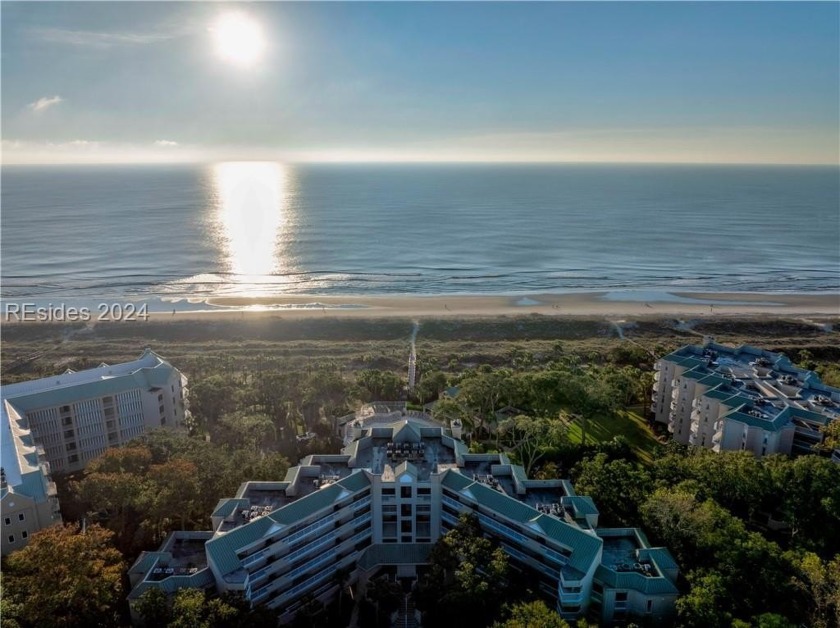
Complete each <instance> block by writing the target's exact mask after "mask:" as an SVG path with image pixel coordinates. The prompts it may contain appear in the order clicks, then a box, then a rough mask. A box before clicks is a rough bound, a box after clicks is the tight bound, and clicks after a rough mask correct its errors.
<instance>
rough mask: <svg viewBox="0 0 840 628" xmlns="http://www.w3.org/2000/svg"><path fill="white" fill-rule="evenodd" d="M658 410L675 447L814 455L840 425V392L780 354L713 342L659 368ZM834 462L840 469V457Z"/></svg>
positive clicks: (687, 350)
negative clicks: (833, 425)
mask: <svg viewBox="0 0 840 628" xmlns="http://www.w3.org/2000/svg"><path fill="white" fill-rule="evenodd" d="M655 368H656V374H655V382H654V385H653V405H652V407H651V410H652V411H653V413H654V415H655V419H656V421H658V422H659V423H664V424H665V425H667V426H668V431H670V432H671V433H672V434H673V438H674V440H676V441H678V442H680V443H684V444H691V445H696V446H699V447H706V448H708V449H713V450H714V451H721V450H739V449H740V450H746V451H751V452H753V453H754V454H756V455H757V456H763V455H766V454H773V453H782V454H792V455H797V454H807V453H814V450H815V446H817V445H820V444H821V443H822V442H823V433H822V432H821V428H822V427H823V426H825V425H827V424H828V423H829V422H831V421H834V420H837V419H838V418H840V389H838V388H833V387H831V386H827V385H826V384H823V383H822V382H821V381H820V378H819V376H818V375H817V374H816V373H814V372H813V371H808V370H805V369H801V368H798V367H796V366H794V365H793V364H791V362H790V360H788V358H787V357H785V356H784V355H782V354H781V353H773V352H770V351H763V350H761V349H756V348H754V347H750V346H746V345H745V346H742V347H735V348H732V347H726V346H723V345H719V344H716V343H715V342H714V341H712V340H711V339H707V340H706V342H705V344H704V345H702V346H686V347H683V348H682V349H678V350H677V351H674V352H673V353H671V354H669V355H667V356H665V357H664V358H662V359H661V360H659V361H658V362H657V363H656V367H655ZM832 457H833V459H834V460H835V461H838V462H840V451H837V450H835V451H834V453H833V456H832Z"/></svg>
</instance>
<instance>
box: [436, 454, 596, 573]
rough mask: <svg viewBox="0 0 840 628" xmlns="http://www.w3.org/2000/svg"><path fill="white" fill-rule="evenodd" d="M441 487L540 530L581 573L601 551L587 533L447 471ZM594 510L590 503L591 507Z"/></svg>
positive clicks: (594, 537) (458, 474) (592, 536)
mask: <svg viewBox="0 0 840 628" xmlns="http://www.w3.org/2000/svg"><path fill="white" fill-rule="evenodd" d="M442 483H443V485H444V486H446V487H447V488H449V489H452V490H453V491H456V492H457V493H459V494H460V495H463V496H465V497H467V498H468V499H469V498H470V495H472V501H475V502H476V503H477V504H479V505H481V506H484V507H485V508H488V509H490V510H493V511H494V512H497V513H499V514H501V515H503V516H504V517H506V518H508V519H510V520H512V521H517V522H519V523H520V524H523V525H527V526H530V527H531V528H532V529H535V530H538V531H541V532H542V533H543V534H544V535H545V536H546V537H547V538H549V539H551V540H553V541H555V542H556V543H558V544H560V545H562V546H563V547H566V548H568V549H570V550H571V551H572V555H571V556H570V557H569V566H570V567H572V568H573V569H575V570H576V571H579V572H581V573H586V572H587V571H588V570H589V568H590V567H591V566H592V562H593V561H594V560H595V559H596V557H597V555H598V552H599V551H600V549H601V545H602V541H601V539H599V538H598V537H597V536H594V535H591V534H588V533H586V532H584V531H583V530H581V529H580V528H578V527H576V526H573V525H570V524H568V523H566V522H565V521H561V520H560V519H557V518H555V517H552V516H549V515H543V514H540V512H539V511H538V510H536V509H534V508H531V507H530V506H528V505H526V504H523V503H522V502H520V501H518V500H517V499H515V498H513V497H510V496H508V495H506V494H504V493H501V492H499V491H497V490H495V489H492V488H490V487H489V486H486V485H484V484H480V483H478V482H474V481H472V480H470V479H469V478H467V477H466V476H464V475H461V474H460V473H458V472H456V471H454V470H450V471H448V472H447V473H446V475H445V476H444V478H443V482H442ZM593 507H594V504H593Z"/></svg>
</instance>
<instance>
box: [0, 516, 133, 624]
mask: <svg viewBox="0 0 840 628" xmlns="http://www.w3.org/2000/svg"><path fill="white" fill-rule="evenodd" d="M112 536H113V535H112V533H111V532H109V531H108V530H105V529H103V528H100V527H99V526H96V525H93V526H88V527H87V528H86V529H85V530H84V531H82V530H80V529H79V526H77V525H63V526H62V525H56V526H53V527H51V528H47V529H45V530H41V531H40V532H38V533H36V534H33V535H32V538H31V539H30V540H29V544H28V545H27V546H26V547H25V548H23V549H22V550H20V551H18V552H14V553H13V554H11V555H10V556H9V557H8V558H6V559H5V560H4V561H3V605H2V622H3V627H4V628H30V627H31V628H59V627H61V628H76V627H78V628H89V627H91V626H102V627H106V626H117V625H119V618H118V604H119V602H120V599H121V597H122V595H123V584H122V577H123V573H124V570H125V567H126V565H125V563H124V561H123V557H122V555H121V554H120V552H118V551H117V550H116V549H115V548H114V546H113V544H112V542H111V539H112Z"/></svg>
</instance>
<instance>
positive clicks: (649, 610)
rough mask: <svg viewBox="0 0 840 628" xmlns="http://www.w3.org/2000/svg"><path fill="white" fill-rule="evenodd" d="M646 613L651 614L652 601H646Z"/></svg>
mask: <svg viewBox="0 0 840 628" xmlns="http://www.w3.org/2000/svg"><path fill="white" fill-rule="evenodd" d="M647 612H648V613H652V612H653V600H648V601H647Z"/></svg>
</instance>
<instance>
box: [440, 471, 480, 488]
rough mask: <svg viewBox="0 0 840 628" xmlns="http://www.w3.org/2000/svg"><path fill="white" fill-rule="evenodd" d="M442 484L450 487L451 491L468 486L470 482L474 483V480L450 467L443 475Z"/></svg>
mask: <svg viewBox="0 0 840 628" xmlns="http://www.w3.org/2000/svg"><path fill="white" fill-rule="evenodd" d="M442 484H443V485H444V486H446V487H448V488H451V489H452V490H453V491H460V490H461V489H463V488H466V487H468V486H469V485H470V484H474V482H473V480H471V479H469V478H468V477H467V476H465V475H462V474H461V473H459V472H457V471H455V470H454V469H450V470H449V471H448V472H447V473H446V475H444V476H443V481H442Z"/></svg>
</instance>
